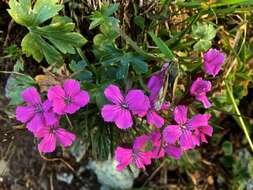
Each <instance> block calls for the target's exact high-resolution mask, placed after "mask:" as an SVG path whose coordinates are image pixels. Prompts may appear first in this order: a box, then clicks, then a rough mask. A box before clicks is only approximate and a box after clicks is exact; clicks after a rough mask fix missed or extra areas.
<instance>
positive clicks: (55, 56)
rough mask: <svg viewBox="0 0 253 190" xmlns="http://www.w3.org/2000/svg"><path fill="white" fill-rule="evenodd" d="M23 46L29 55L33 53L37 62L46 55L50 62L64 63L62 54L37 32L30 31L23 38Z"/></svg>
mask: <svg viewBox="0 0 253 190" xmlns="http://www.w3.org/2000/svg"><path fill="white" fill-rule="evenodd" d="M21 47H22V50H23V51H24V52H25V54H26V55H27V56H28V57H29V56H31V55H32V56H33V58H34V59H35V60H36V61H37V62H41V61H42V59H43V57H45V59H46V61H47V62H48V63H49V64H62V63H63V58H62V56H61V54H60V53H59V52H58V51H57V50H56V49H55V48H54V47H53V46H52V45H50V44H49V43H47V42H46V41H45V40H44V39H42V38H41V37H40V36H39V35H37V34H33V33H28V34H27V35H26V36H25V37H24V38H23V40H22V42H21Z"/></svg>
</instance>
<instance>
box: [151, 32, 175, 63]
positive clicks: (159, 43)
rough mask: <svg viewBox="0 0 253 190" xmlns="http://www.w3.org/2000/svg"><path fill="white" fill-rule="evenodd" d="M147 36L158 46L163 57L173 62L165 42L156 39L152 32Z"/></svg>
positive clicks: (172, 56)
mask: <svg viewBox="0 0 253 190" xmlns="http://www.w3.org/2000/svg"><path fill="white" fill-rule="evenodd" d="M149 35H150V36H151V38H152V40H153V41H154V42H155V44H156V45H157V46H158V48H159V50H160V51H161V52H162V53H163V54H164V55H165V57H166V58H167V59H169V60H173V58H174V55H173V53H172V51H171V50H170V49H169V47H168V46H167V45H166V44H165V42H163V41H162V40H161V39H160V38H159V37H156V36H155V34H154V33H153V32H149Z"/></svg>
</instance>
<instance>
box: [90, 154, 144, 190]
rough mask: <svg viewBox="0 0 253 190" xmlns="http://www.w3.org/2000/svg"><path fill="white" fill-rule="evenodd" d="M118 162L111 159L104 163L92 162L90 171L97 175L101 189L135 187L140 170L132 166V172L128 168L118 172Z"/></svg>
mask: <svg viewBox="0 0 253 190" xmlns="http://www.w3.org/2000/svg"><path fill="white" fill-rule="evenodd" d="M116 165H117V161H115V160H112V159H109V160H106V161H103V162H101V161H100V162H99V161H90V162H89V164H88V166H87V167H88V169H91V170H93V171H94V172H95V174H96V175H97V178H98V181H99V183H100V184H101V185H102V187H101V189H103V190H105V189H110V188H112V189H129V188H131V187H132V186H133V182H134V179H135V178H137V177H138V175H139V173H140V170H139V169H137V168H135V167H133V166H131V171H132V172H131V171H129V170H128V169H127V168H126V169H125V170H123V171H120V172H119V171H117V170H116Z"/></svg>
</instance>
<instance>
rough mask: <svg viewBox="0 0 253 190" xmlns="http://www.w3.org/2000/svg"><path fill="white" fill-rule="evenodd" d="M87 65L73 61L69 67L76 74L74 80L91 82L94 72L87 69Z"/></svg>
mask: <svg viewBox="0 0 253 190" xmlns="http://www.w3.org/2000/svg"><path fill="white" fill-rule="evenodd" d="M87 65H88V64H87V63H86V62H84V61H78V62H77V63H76V62H75V61H71V64H70V65H69V67H70V69H71V70H72V71H73V72H74V75H73V78H74V79H77V80H79V81H84V80H90V79H91V78H92V72H90V71H88V70H87V69H86V66H87ZM75 73H76V74H75Z"/></svg>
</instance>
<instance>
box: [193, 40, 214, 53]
mask: <svg viewBox="0 0 253 190" xmlns="http://www.w3.org/2000/svg"><path fill="white" fill-rule="evenodd" d="M211 46H212V42H211V41H209V40H199V41H198V42H197V43H195V44H194V46H193V49H194V50H195V51H207V50H208V49H209V48H210V47H211Z"/></svg>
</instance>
